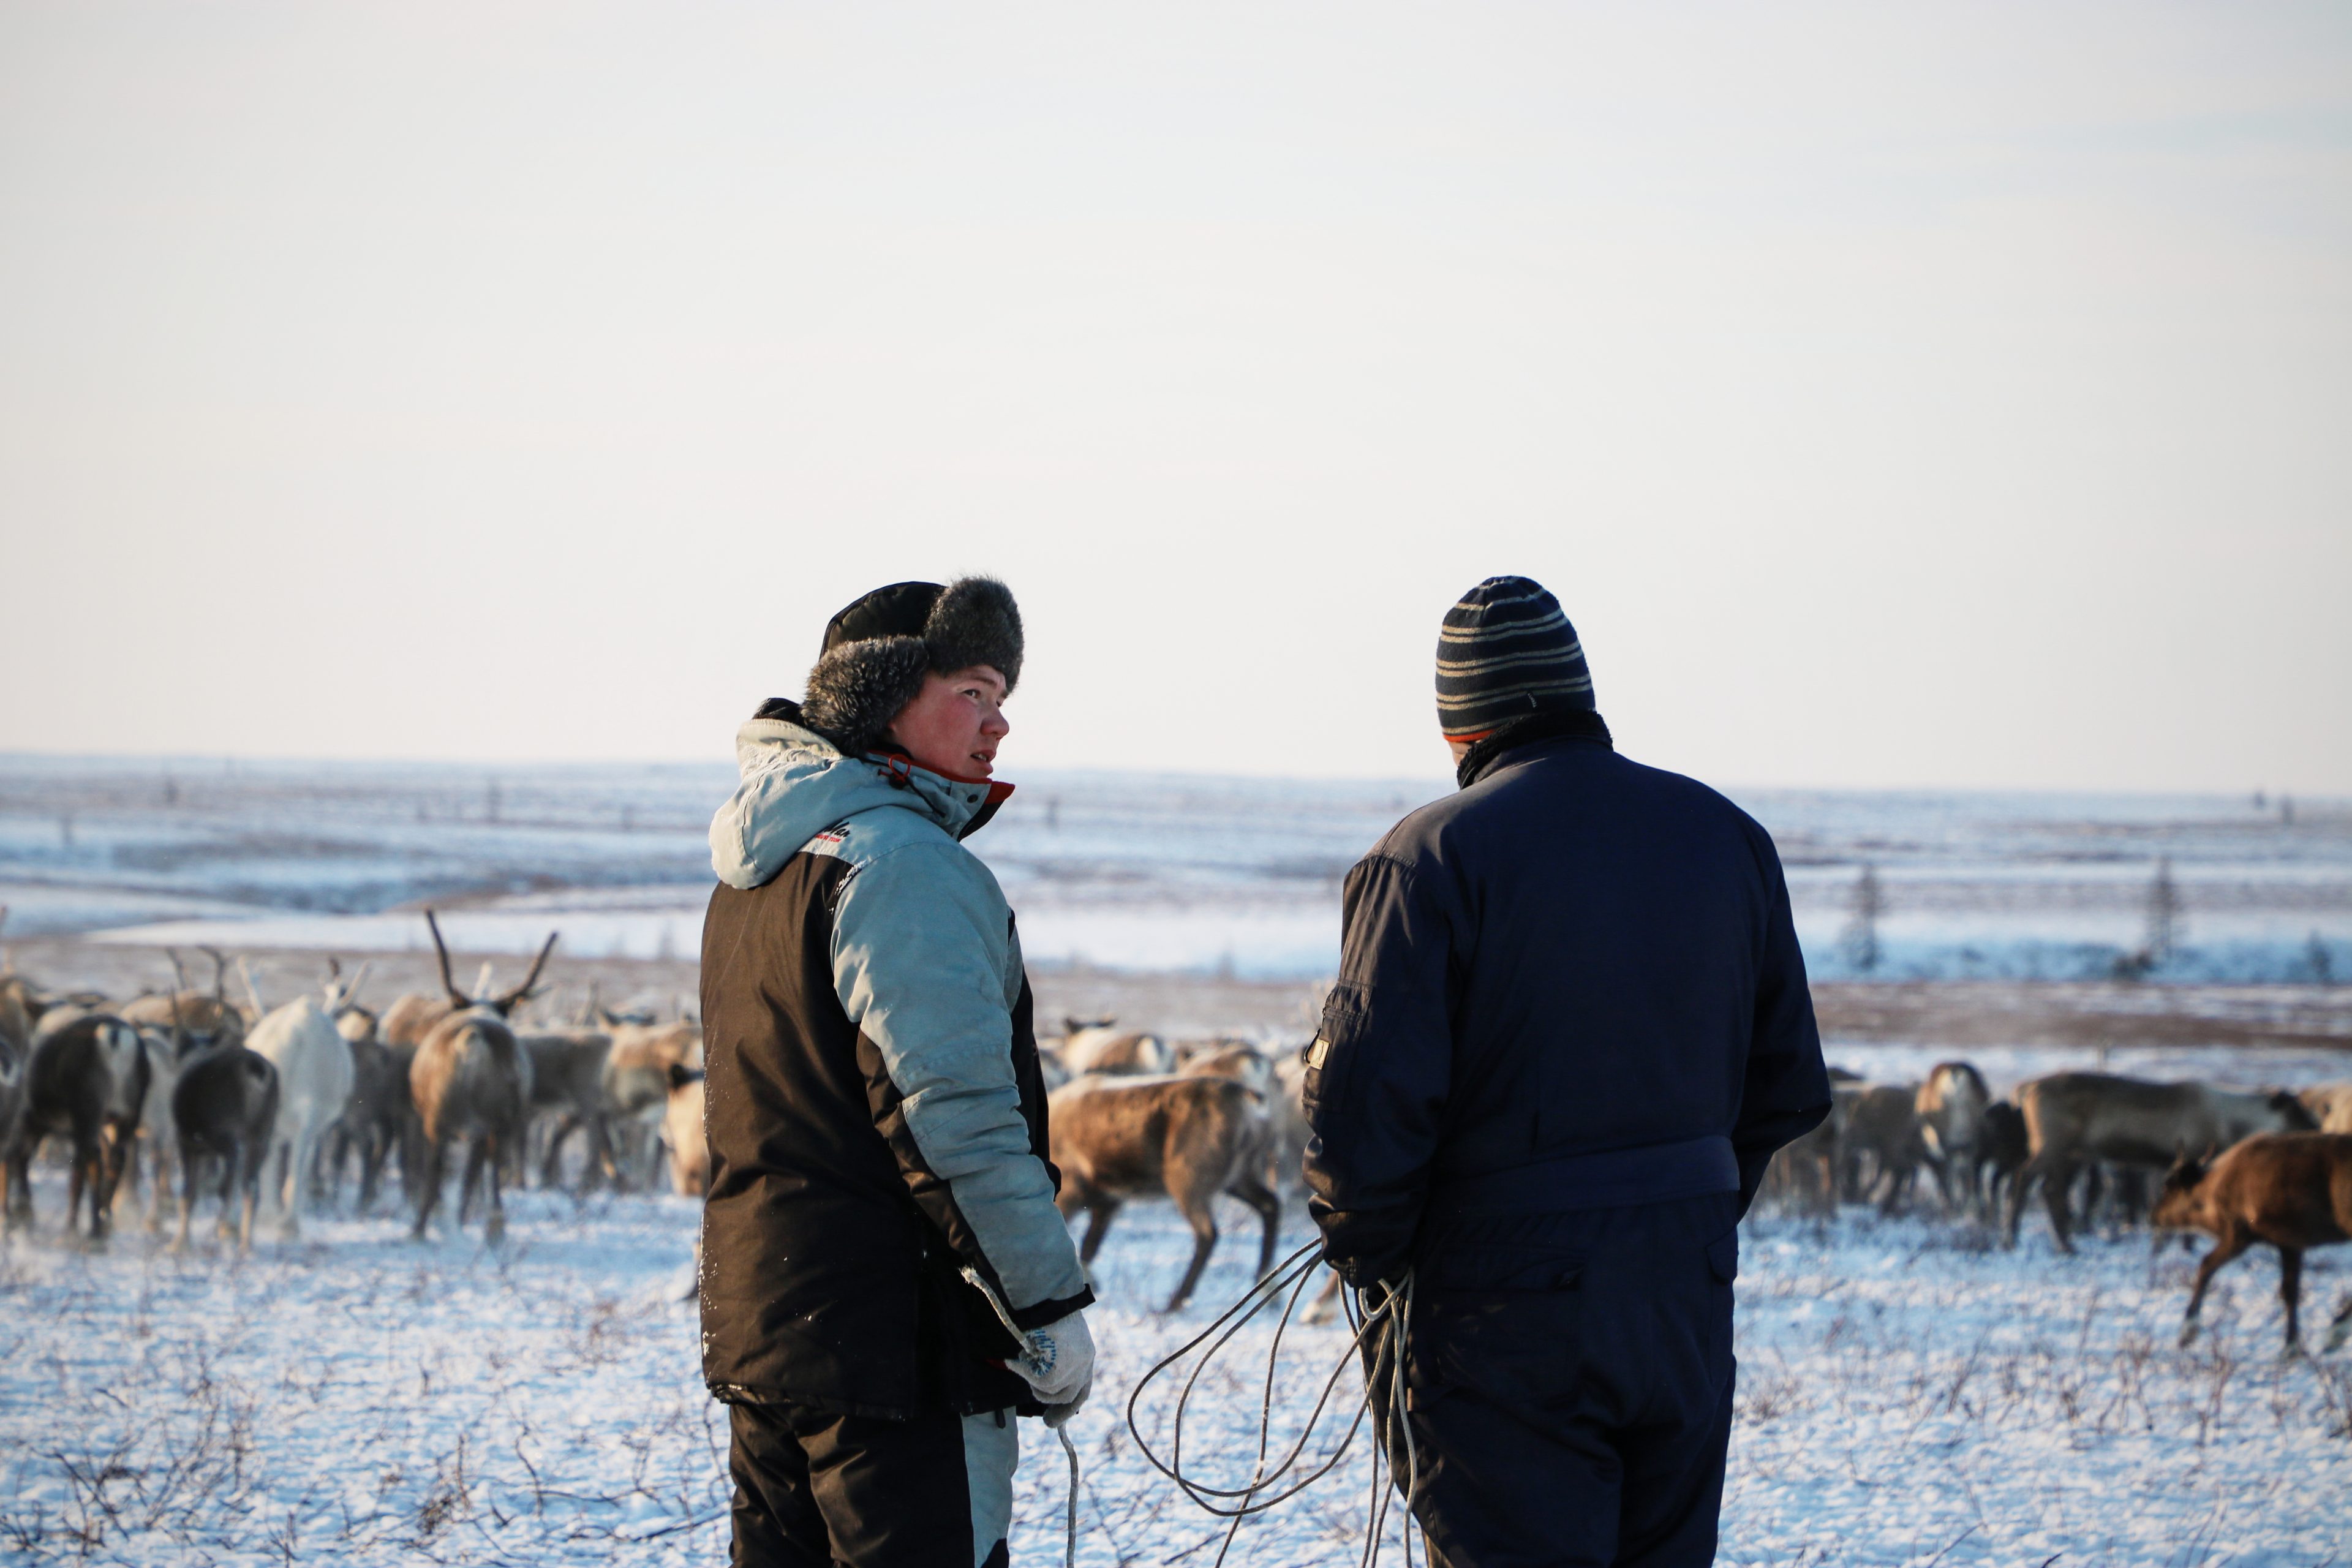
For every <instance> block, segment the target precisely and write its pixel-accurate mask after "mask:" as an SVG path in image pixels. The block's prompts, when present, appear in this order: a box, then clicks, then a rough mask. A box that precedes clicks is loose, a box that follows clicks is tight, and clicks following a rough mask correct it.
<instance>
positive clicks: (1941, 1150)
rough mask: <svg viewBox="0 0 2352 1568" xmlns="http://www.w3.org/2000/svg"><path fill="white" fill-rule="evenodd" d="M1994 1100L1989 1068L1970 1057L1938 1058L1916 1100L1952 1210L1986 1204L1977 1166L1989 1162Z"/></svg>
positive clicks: (1925, 1150) (1977, 1210) (1971, 1210)
mask: <svg viewBox="0 0 2352 1568" xmlns="http://www.w3.org/2000/svg"><path fill="white" fill-rule="evenodd" d="M1991 1104H1992V1091H1991V1090H1990V1089H1987V1088H1985V1080H1984V1074H1982V1073H1980V1072H1979V1071H1977V1069H1976V1068H1974V1067H1972V1066H1970V1065H1969V1063H1967V1062H1937V1064H1936V1065H1935V1067H1934V1068H1932V1069H1930V1070H1929V1072H1928V1074H1927V1081H1926V1082H1925V1083H1922V1084H1921V1085H1920V1086H1919V1092H1918V1096H1917V1098H1916V1100H1915V1101H1914V1102H1913V1109H1914V1110H1915V1111H1916V1113H1917V1116H1918V1121H1919V1141H1920V1144H1921V1146H1922V1147H1921V1153H1922V1156H1923V1157H1924V1158H1925V1159H1926V1160H1927V1164H1928V1166H1929V1167H1930V1168H1931V1169H1933V1170H1934V1172H1935V1173H1936V1187H1937V1193H1938V1194H1939V1195H1940V1196H1941V1197H1942V1198H1943V1200H1944V1207H1945V1209H1946V1210H1947V1211H1948V1212H1950V1213H1954V1214H1981V1213H1982V1212H1983V1210H1984V1193H1983V1189H1982V1188H1981V1187H1980V1186H1979V1184H1978V1182H1977V1171H1978V1168H1979V1165H1980V1164H1981V1163H1983V1162H1982V1157H1981V1155H1980V1153H1979V1150H1980V1149H1981V1148H1982V1146H1983V1143H1984V1138H1985V1111H1986V1110H1987V1109H1988V1108H1989V1107H1990V1105H1991Z"/></svg>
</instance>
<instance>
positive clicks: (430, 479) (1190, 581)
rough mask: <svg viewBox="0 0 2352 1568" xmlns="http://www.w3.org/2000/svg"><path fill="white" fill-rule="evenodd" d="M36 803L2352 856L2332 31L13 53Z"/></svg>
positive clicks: (24, 602)
mask: <svg viewBox="0 0 2352 1568" xmlns="http://www.w3.org/2000/svg"><path fill="white" fill-rule="evenodd" d="M0 529H5V550H6V559H7V562H8V563H9V573H8V582H9V586H10V590H11V591H10V593H9V595H8V600H9V607H8V609H7V610H6V612H5V615H0V658H5V666H6V668H5V683H0V749H19V750H23V749H31V750H44V751H105V752H124V751H131V752H164V753H201V754H213V755H217V754H221V753H239V754H255V753H259V754H271V755H295V756H327V755H335V756H346V755H358V756H416V757H464V758H507V757H514V758H520V757H660V758H684V757H722V756H725V755H726V754H727V753H728V751H729V745H730V736H731V733H732V731H733V728H734V725H735V724H736V722H737V721H739V720H740V718H742V717H743V716H744V715H745V714H746V713H748V712H749V710H751V707H752V706H753V705H754V704H755V703H756V702H757V701H758V700H759V699H761V697H764V696H767V695H769V694H771V693H778V694H784V695H797V694H798V692H799V690H800V685H801V680H802V678H803V675H804V673H805V671H806V668H807V666H808V663H809V661H810V659H811V658H813V656H814V651H815V645H816V641H817V637H818V635H819V631H820V628H821V626H822V625H823V623H824V618H825V617H826V616H827V615H829V614H830V613H831V612H832V611H833V610H834V609H835V608H837V607H838V606H839V605H842V604H843V603H844V602H845V601H847V600H848V599H850V598H851V597H853V596H855V595H856V594H858V593H859V592H862V591H863V590H865V589H866V588H868V587H872V586H874V585H876V584H880V583H883V582H887V581H891V580H894V579H897V578H900V577H908V576H930V577H939V576H943V575H947V574H954V573H957V572H962V571H975V570H979V571H990V572H993V573H996V574H999V575H1002V576H1003V577H1004V578H1005V579H1006V580H1007V581H1008V582H1010V583H1011V584H1013V588H1014V590H1015V592H1016V593H1017V594H1018V595H1020V598H1021V602H1022V605H1023V608H1024V613H1025V615H1026V617H1027V621H1028V625H1029V629H1030V666H1029V672H1028V674H1027V676H1026V678H1025V679H1024V682H1023V684H1022V688H1021V689H1020V691H1019V693H1018V694H1017V695H1016V697H1015V699H1014V702H1013V710H1012V712H1013V719H1014V721H1015V731H1014V734H1013V739H1012V742H1011V743H1010V745H1009V747H1008V749H1007V752H1006V753H1005V759H1004V762H1005V766H1004V770H1003V771H1004V772H1005V773H1006V774H1007V776H1011V777H1014V778H1018V777H1019V776H1020V773H1021V771H1022V769H1023V767H1024V765H1027V766H1046V765H1052V766H1068V765H1084V764H1099V765H1104V766H1118V767H1166V768H1185V769H1199V770H1207V771H1216V772H1257V773H1265V772H1281V773H1357V774H1364V773H1373V774H1378V773H1396V774H1403V773H1436V772H1438V771H1440V770H1441V769H1442V768H1443V765H1444V752H1443V750H1442V748H1441V747H1440V746H1439V744H1438V742H1437V740H1436V735H1435V716H1434V708H1433V699H1432V697H1431V659H1432V657H1433V649H1434V646H1435V640H1436V627H1437V623H1438V619H1439V616H1441V615H1442V614H1443V612H1444V609H1445V607H1446V605H1448V604H1450V603H1451V602H1452V601H1453V599H1454V597H1455V596H1456V595H1458V594H1459V593H1460V592H1461V591H1462V590H1463V589H1464V588H1465V587H1467V586H1469V585H1470V584H1472V583H1474V582H1475V581H1476V580H1477V579H1479V578H1480V577H1482V576H1485V575H1486V574H1490V573H1497V572H1518V573H1526V574H1531V575H1534V576H1536V577H1538V578H1540V579H1542V580H1543V581H1544V582H1545V583H1546V584H1549V585H1550V586H1551V587H1552V588H1553V589H1554V590H1555V591H1556V592H1557V593H1558V594H1559V596H1560V598H1561V600H1562V601H1563V603H1564V604H1565V605H1566V606H1567V608H1568V611H1569V614H1570V616H1571V617H1572V618H1573V619H1574V620H1575V622H1576V624H1577V626H1578V627H1579V628H1580V630H1581V632H1582V633H1583V635H1584V638H1585V643H1586V647H1587V648H1588V650H1589V652H1590V655H1591V663H1592V669H1593V674H1594V679H1595V681H1596V683H1597V688H1598V692H1599V697H1600V701H1601V709H1602V710H1603V712H1604V713H1606V714H1607V715H1608V717H1609V718H1610V720H1611V721H1612V724H1613V725H1614V727H1615V728H1616V730H1617V731H1618V733H1619V736H1620V740H1621V743H1622V746H1623V748H1624V749H1625V750H1626V751H1627V752H1630V753H1632V754H1633V755H1635V756H1637V757H1640V758H1642V759H1643V760H1645V761H1652V762H1656V763H1662V764H1664V765H1667V766H1671V767H1675V768H1678V769H1682V770H1685V771H1688V772H1694V773H1698V774H1700V775H1701V776H1703V777H1707V778H1710V779H1714V780H1717V781H1718V782H1722V783H1726V784H1735V785H1738V784H1954V785H1986V784H1990V785H2030V786H2045V785H2046V786H2089V787H2115V788H2151V789H2170V788H2212V789H2224V790H2232V791H2234V790H2239V789H2244V788H2252V787H2253V786H2254V785H2256V784H2263V785H2267V786H2269V787H2271V788H2273V789H2278V788H2281V787H2285V788H2290V789H2294V790H2299V791H2304V792H2333V793H2339V794H2352V700H2347V678H2352V605H2347V601H2348V600H2352V8H2347V7H2346V6H2345V5H2340V4H2334V3H2330V4H2324V5H2262V6H2236V5H2218V4H2217V5H2198V6H2180V5H2149V4H2130V5H2041V4H2036V5H1983V4H1973V3H1972V4H1968V5H1952V6H1948V7H1936V6H1921V5H1895V6H1889V5H1853V6H1849V7H1833V6H1798V5H1770V6H1756V5H1726V6H1721V7H1711V6H1675V5H1651V4H1646V3H1644V4H1631V5H1558V4H1542V5H1425V6H1409V7H1407V6H1396V5H1362V4H1355V5H1330V6H1306V5H1265V4H1250V5H1234V6H1217V5H1204V4H1186V5H1164V6H1151V7H1146V6H1130V5H1067V6H1059V5H1022V6H995V5H940V6H936V7H929V6H905V5H781V4H775V3H772V0H762V3H760V4H751V5H634V6H597V5H577V4H566V5H553V6H547V7H544V8H537V7H533V8H522V7H512V6H499V5H478V4H467V5H415V4H402V5H384V6H365V5H351V4H337V5H310V4H302V5H247V4H215V5H184V4H178V3H174V4H168V5H104V4H100V5H91V4H84V3H79V0H77V3H73V4H26V3H22V0H17V3H12V4H10V5H6V6H5V8H0Z"/></svg>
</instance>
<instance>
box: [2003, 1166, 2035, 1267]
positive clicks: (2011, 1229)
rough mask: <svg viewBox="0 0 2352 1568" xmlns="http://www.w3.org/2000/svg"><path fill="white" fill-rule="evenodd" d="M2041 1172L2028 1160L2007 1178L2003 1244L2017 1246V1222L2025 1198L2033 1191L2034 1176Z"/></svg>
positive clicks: (2023, 1210) (2022, 1213)
mask: <svg viewBox="0 0 2352 1568" xmlns="http://www.w3.org/2000/svg"><path fill="white" fill-rule="evenodd" d="M2041 1174H2042V1173H2041V1172H2040V1171H2039V1170H2037V1169H2036V1168H2035V1167H2034V1163H2033V1162H2032V1161H2031V1160H2028V1161H2027V1162H2026V1163H2024V1164H2022V1165H2021V1166H2019V1167H2018V1168H2017V1173H2016V1174H2014V1175H2012V1176H2011V1177H2010V1179H2009V1222H2008V1224H2007V1225H2006V1226H2004V1227H2003V1229H2004V1231H2005V1235H2004V1236H2003V1237H2002V1240H2003V1242H2004V1244H2005V1245H2007V1246H2009V1247H2012V1248H2013V1247H2016V1246H2017V1226H2018V1222H2019V1221H2020V1220H2021V1219H2022V1218H2024V1217H2025V1200H2026V1198H2027V1196H2028V1194H2031V1193H2032V1191H2033V1183H2034V1180H2035V1178H2036V1177H2038V1176H2040V1175H2041Z"/></svg>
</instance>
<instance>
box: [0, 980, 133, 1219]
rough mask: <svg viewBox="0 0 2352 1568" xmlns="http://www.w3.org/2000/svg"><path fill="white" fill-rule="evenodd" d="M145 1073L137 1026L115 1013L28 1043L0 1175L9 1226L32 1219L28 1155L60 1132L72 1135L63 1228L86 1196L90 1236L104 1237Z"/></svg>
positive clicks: (95, 1016)
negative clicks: (20, 1100)
mask: <svg viewBox="0 0 2352 1568" xmlns="http://www.w3.org/2000/svg"><path fill="white" fill-rule="evenodd" d="M147 1077H148V1068H147V1048H146V1046H145V1045H144V1044H143V1043H142V1041H141V1040H140V1038H139V1031H138V1030H136V1029H134V1028H132V1027H131V1026H130V1025H128V1024H126V1023H124V1022H123V1021H122V1020H121V1019H120V1018H114V1017H109V1016H106V1015H104V1014H92V1015H89V1016H86V1017H80V1018H76V1019H74V1020H73V1021H72V1022H71V1023H68V1024H67V1025H65V1026H62V1027H60V1028H58V1030H57V1031H55V1032H54V1033H52V1034H48V1035H45V1036H43V1037H41V1038H40V1039H39V1040H37V1041H36V1042H35V1043H34V1046H33V1052H32V1058H31V1059H30V1060H29V1061H28V1062H27V1063H26V1068H25V1089H24V1095H25V1100H24V1107H23V1110H21V1111H20V1112H19V1114H18V1117H17V1122H16V1133H15V1136H14V1137H13V1138H12V1139H11V1140H10V1141H9V1143H8V1147H7V1150H6V1157H5V1168H6V1175H5V1177H0V1181H5V1183H6V1185H7V1193H6V1195H5V1204H6V1212H7V1215H8V1221H9V1224H10V1225H11V1226H15V1225H16V1224H18V1223H23V1224H26V1225H30V1224H31V1223H32V1219H33V1189H32V1184H31V1183H30V1181H29V1180H28V1177H29V1175H30V1166H31V1164H32V1159H33V1153H34V1152H35V1151H36V1150H37V1149H38V1148H39V1147H40V1144H41V1141H42V1140H43V1139H44V1138H46V1137H47V1136H48V1135H49V1134H51V1133H53V1132H58V1133H64V1134H65V1135H67V1136H68V1137H69V1138H71V1139H72V1140H73V1167H72V1169H73V1174H72V1178H71V1182H70V1184H69V1185H68V1197H67V1200H66V1230H67V1231H68V1234H70V1233H71V1231H72V1230H73V1227H74V1215H75V1213H76V1212H77V1210H78V1209H79V1207H80V1205H81V1201H82V1197H83V1194H89V1238H90V1240H91V1241H92V1242H100V1243H102V1242H104V1241H105V1239H106V1231H107V1218H108V1215H109V1214H110V1211H111V1210H112V1209H113V1206H114V1186H115V1184H116V1183H117V1182H119V1181H121V1178H122V1160H123V1152H124V1150H125V1149H126V1148H127V1147H128V1145H129V1144H130V1142H131V1139H132V1138H133V1137H135V1136H137V1134H138V1131H139V1113H140V1111H141V1110H142V1108H143V1106H144V1102H145V1100H146V1098H147Z"/></svg>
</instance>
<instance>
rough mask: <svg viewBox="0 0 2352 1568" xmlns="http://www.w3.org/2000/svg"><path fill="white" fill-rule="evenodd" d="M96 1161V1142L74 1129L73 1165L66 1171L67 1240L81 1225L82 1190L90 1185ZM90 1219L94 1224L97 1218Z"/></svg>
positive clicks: (86, 1134)
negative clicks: (92, 1166) (90, 1174)
mask: <svg viewBox="0 0 2352 1568" xmlns="http://www.w3.org/2000/svg"><path fill="white" fill-rule="evenodd" d="M97 1159H98V1151H97V1148H96V1140H94V1139H92V1138H91V1137H90V1136H89V1134H88V1133H86V1132H84V1131H82V1130H81V1129H79V1128H76V1129H74V1135H73V1163H72V1164H71V1165H69V1166H68V1167H67V1169H66V1235H67V1237H68V1238H70V1237H72V1235H73V1234H74V1227H75V1226H79V1225H80V1224H81V1194H82V1189H83V1188H84V1187H86V1186H88V1185H89V1184H90V1182H89V1170H90V1166H91V1165H92V1164H93V1163H96V1161H97ZM91 1218H92V1221H93V1222H95V1220H96V1218H97V1216H96V1215H92V1216H91Z"/></svg>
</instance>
